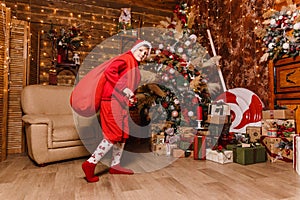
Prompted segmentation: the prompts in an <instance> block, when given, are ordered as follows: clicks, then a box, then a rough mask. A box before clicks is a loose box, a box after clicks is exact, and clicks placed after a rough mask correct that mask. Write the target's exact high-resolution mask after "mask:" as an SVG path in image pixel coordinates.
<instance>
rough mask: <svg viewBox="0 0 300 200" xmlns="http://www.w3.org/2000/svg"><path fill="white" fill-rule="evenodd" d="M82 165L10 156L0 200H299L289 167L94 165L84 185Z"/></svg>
mask: <svg viewBox="0 0 300 200" xmlns="http://www.w3.org/2000/svg"><path fill="white" fill-rule="evenodd" d="M161 158H162V157H161ZM84 160H85V158H82V159H76V160H70V161H64V162H59V163H53V164H50V165H47V166H45V167H38V166H36V165H35V164H34V163H33V162H32V161H31V160H30V159H28V157H27V156H26V155H13V156H9V157H8V159H7V160H5V161H3V162H0V199H1V200H19V199H20V200H21V199H22V200H23V199H28V200H40V199H41V200H46V199H53V200H60V199H64V200H65V199H67V200H72V199H78V200H79V199H84V200H93V199H97V200H98V199H105V200H108V199H130V200H134V199H137V200H147V199H151V200H152V199H163V200H164V199H171V200H177V199H180V200H181V199H183V200H184V199H189V200H190V199H191V200H194V199H222V200H224V199H243V200H247V199H300V176H299V175H297V174H296V172H295V171H294V170H293V168H292V164H291V163H279V162H277V163H268V162H266V163H260V164H253V165H247V166H244V165H239V164H236V163H229V164H225V165H222V164H218V163H214V162H212V161H200V160H194V159H193V158H179V159H177V160H175V161H174V160H173V161H172V162H170V164H169V165H167V166H165V167H163V168H160V169H157V170H153V171H149V172H138V173H136V174H134V175H111V174H109V173H107V167H106V166H105V165H101V164H99V165H98V166H97V168H96V171H97V173H99V175H100V181H99V182H97V183H87V182H86V181H85V179H84V174H83V172H82V170H81V163H82V162H83V161H84ZM135 164H137V163H135ZM132 166H133V168H134V164H132Z"/></svg>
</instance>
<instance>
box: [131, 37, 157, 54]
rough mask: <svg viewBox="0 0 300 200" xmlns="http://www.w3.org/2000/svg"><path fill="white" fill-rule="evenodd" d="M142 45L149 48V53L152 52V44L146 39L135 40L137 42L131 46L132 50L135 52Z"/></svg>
mask: <svg viewBox="0 0 300 200" xmlns="http://www.w3.org/2000/svg"><path fill="white" fill-rule="evenodd" d="M141 46H146V47H148V48H149V53H148V55H149V54H150V51H151V48H152V45H151V43H150V42H148V41H146V40H137V41H136V42H135V44H134V45H133V47H132V48H131V50H130V51H131V52H132V53H133V52H134V51H136V50H137V49H138V48H140V47H141Z"/></svg>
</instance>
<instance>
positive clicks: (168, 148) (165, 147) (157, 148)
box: [151, 143, 177, 156]
mask: <svg viewBox="0 0 300 200" xmlns="http://www.w3.org/2000/svg"><path fill="white" fill-rule="evenodd" d="M176 148H177V144H169V143H164V144H153V145H152V149H151V150H152V152H153V153H154V154H155V155H158V156H162V155H164V156H170V155H171V154H172V151H173V149H176Z"/></svg>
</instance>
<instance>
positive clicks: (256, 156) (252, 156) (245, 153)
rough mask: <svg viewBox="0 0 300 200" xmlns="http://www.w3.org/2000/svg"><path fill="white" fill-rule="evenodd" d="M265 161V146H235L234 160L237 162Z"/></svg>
mask: <svg viewBox="0 0 300 200" xmlns="http://www.w3.org/2000/svg"><path fill="white" fill-rule="evenodd" d="M265 161H266V149H265V147H264V146H256V147H234V148H233V162H235V163H239V164H242V165H248V164H254V163H260V162H265Z"/></svg>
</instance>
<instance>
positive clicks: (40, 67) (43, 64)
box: [5, 0, 177, 84]
mask: <svg viewBox="0 0 300 200" xmlns="http://www.w3.org/2000/svg"><path fill="white" fill-rule="evenodd" d="M5 3H6V5H7V6H9V7H10V8H11V9H12V15H13V16H14V17H16V18H17V19H20V20H25V21H29V22H30V24H31V29H32V32H31V35H32V38H31V41H32V44H31V47H32V49H31V54H32V55H33V57H32V58H31V64H36V65H37V67H36V69H37V72H38V73H39V79H40V81H39V83H41V84H43V83H44V84H47V82H48V79H49V70H50V69H51V67H52V66H53V64H52V61H53V59H55V55H53V54H52V51H51V41H49V40H48V38H47V33H48V31H49V30H50V26H51V24H53V27H54V28H55V29H56V30H57V31H58V32H59V30H60V29H61V28H70V27H71V26H76V27H79V28H80V29H81V30H82V31H83V33H84V37H85V38H84V46H83V47H81V48H80V49H79V52H78V53H79V54H80V58H81V60H84V58H85V57H86V56H87V55H88V54H89V53H90V52H91V51H92V50H93V49H94V48H95V47H96V46H97V45H98V44H100V43H101V42H102V41H104V40H106V39H107V38H110V37H111V36H113V35H115V34H116V33H117V24H118V19H119V16H120V13H121V10H120V9H121V8H124V7H125V8H131V15H132V20H131V21H132V26H133V28H138V27H140V26H143V27H153V26H155V25H157V24H159V22H160V21H161V20H165V17H172V15H173V9H174V8H175V5H176V3H177V1H176V0H160V1H133V0H119V1H117V2H116V1H113V0H101V1H88V0H70V1H61V0H56V1H54V0H47V1H40V0H21V1H15V0H6V1H5ZM37 32H39V33H37ZM38 34H40V38H38V37H36V36H38ZM33 36H34V37H33ZM38 40H39V41H38ZM36 44H40V47H37V46H36ZM37 48H39V52H36V50H37ZM116 51H118V50H116ZM66 75H67V74H62V77H63V79H65V76H66Z"/></svg>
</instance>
